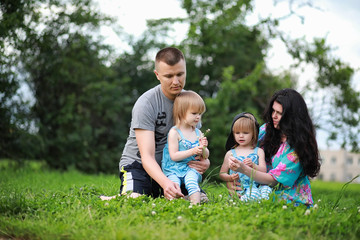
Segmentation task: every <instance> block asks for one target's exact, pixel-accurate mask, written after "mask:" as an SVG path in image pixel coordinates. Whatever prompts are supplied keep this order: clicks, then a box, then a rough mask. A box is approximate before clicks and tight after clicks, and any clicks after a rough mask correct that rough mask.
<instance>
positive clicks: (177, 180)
mask: <svg viewBox="0 0 360 240" xmlns="http://www.w3.org/2000/svg"><path fill="white" fill-rule="evenodd" d="M168 178H169V179H170V180H171V181H172V182H174V183H177V184H179V187H180V186H181V179H180V178H179V177H178V176H176V175H175V174H171V175H169V176H168Z"/></svg>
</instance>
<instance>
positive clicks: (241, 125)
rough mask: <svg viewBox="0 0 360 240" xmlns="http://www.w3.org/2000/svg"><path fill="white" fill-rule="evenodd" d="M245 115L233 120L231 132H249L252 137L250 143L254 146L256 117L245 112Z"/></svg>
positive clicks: (256, 139) (256, 135)
mask: <svg viewBox="0 0 360 240" xmlns="http://www.w3.org/2000/svg"><path fill="white" fill-rule="evenodd" d="M244 115H245V116H247V117H241V118H239V119H238V120H236V121H235V123H234V125H233V129H232V131H233V134H234V133H235V132H251V133H252V139H251V144H252V145H253V146H254V147H255V146H256V144H257V141H258V130H257V126H256V123H255V122H256V119H255V117H254V116H253V115H252V114H249V113H245V114H244Z"/></svg>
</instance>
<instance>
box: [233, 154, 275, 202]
mask: <svg viewBox="0 0 360 240" xmlns="http://www.w3.org/2000/svg"><path fill="white" fill-rule="evenodd" d="M230 151H231V153H232V155H233V156H234V157H235V158H236V159H237V160H239V161H241V162H243V161H244V159H246V158H250V159H251V161H252V162H253V163H255V164H259V156H258V155H257V151H258V147H256V148H255V149H254V152H252V153H250V154H249V155H248V156H237V154H236V151H235V149H231V150H230ZM233 173H237V174H238V175H239V180H238V182H240V183H241V187H242V190H241V191H237V192H238V193H239V194H240V195H241V197H240V199H241V201H245V202H247V201H254V200H257V201H258V200H261V199H269V194H270V193H271V191H272V190H271V188H270V187H269V186H267V185H260V184H259V183H257V182H255V181H251V178H250V177H248V176H246V175H245V174H243V173H239V172H235V171H233V170H231V169H230V171H229V174H230V175H231V174H233Z"/></svg>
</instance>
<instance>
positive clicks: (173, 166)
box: [161, 126, 201, 178]
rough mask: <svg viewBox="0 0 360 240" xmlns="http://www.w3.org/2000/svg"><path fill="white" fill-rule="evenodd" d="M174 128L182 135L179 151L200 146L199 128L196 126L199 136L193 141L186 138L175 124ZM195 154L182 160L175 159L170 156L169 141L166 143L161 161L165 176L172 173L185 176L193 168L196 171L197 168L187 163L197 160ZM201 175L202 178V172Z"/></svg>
mask: <svg viewBox="0 0 360 240" xmlns="http://www.w3.org/2000/svg"><path fill="white" fill-rule="evenodd" d="M173 128H174V129H175V130H176V131H177V132H178V133H179V135H180V137H181V139H180V140H179V151H185V150H188V149H191V148H193V147H196V146H199V138H200V130H199V129H197V128H195V132H196V136H197V137H198V139H197V140H196V141H195V142H191V141H189V140H187V139H185V138H184V135H183V134H182V132H181V131H180V129H178V128H177V127H176V126H174V127H173ZM195 156H196V155H193V156H191V157H188V158H185V159H183V160H180V161H173V160H171V158H170V154H169V146H168V143H166V145H165V147H164V151H163V158H162V162H161V166H162V170H163V172H164V174H165V176H167V177H168V176H169V175H171V174H175V175H176V176H177V177H184V176H185V175H186V174H187V172H188V171H191V170H193V171H196V170H195V169H193V168H190V167H189V166H188V165H187V163H188V162H190V161H193V160H195ZM196 172H197V171H196ZM198 174H199V173H198ZM199 177H200V178H201V175H200V174H199Z"/></svg>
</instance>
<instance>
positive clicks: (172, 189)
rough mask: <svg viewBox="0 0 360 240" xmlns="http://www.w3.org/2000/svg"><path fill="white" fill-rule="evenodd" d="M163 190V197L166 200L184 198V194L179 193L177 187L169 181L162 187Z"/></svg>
mask: <svg viewBox="0 0 360 240" xmlns="http://www.w3.org/2000/svg"><path fill="white" fill-rule="evenodd" d="M163 190H164V197H165V198H166V199H168V200H173V199H175V198H181V197H184V194H182V193H181V189H180V187H179V185H178V184H177V183H174V182H172V181H171V180H168V181H166V183H165V184H164V185H163Z"/></svg>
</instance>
